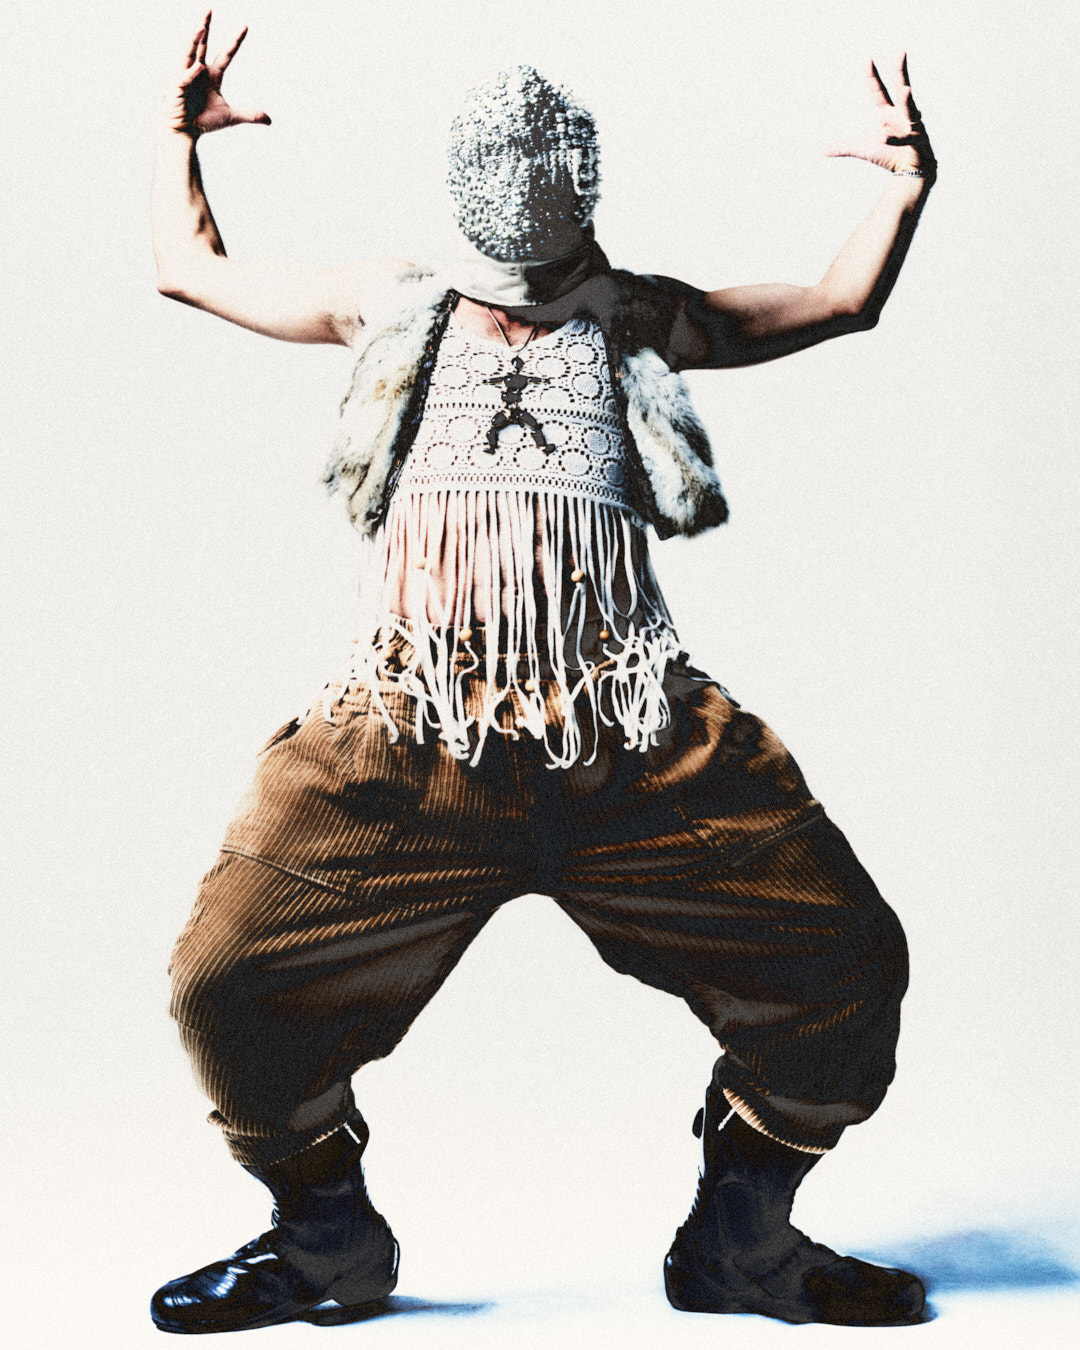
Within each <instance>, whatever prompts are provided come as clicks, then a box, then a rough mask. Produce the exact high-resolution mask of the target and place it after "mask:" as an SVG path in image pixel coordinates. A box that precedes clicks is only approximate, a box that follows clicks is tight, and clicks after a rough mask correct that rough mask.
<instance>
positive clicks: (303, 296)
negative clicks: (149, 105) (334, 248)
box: [152, 13, 408, 345]
mask: <svg viewBox="0 0 1080 1350" xmlns="http://www.w3.org/2000/svg"><path fill="white" fill-rule="evenodd" d="M210 18H211V16H210V14H209V13H207V15H206V18H205V19H204V21H203V24H202V26H201V27H200V29H199V30H198V32H197V33H196V34H195V36H194V37H193V39H192V41H191V45H190V47H189V49H188V53H187V58H186V60H185V62H184V66H183V69H182V71H181V72H180V76H179V78H178V79H177V80H176V82H175V84H173V85H172V86H171V87H170V89H169V91H168V93H167V95H166V98H165V102H164V105H163V107H162V114H161V122H160V125H159V128H158V143H157V157H156V160H155V165H154V191H153V201H152V219H153V231H154V254H155V257H156V259H157V275H158V290H159V291H160V292H161V293H162V295H166V296H168V297H169V298H170V299H173V300H180V301H182V302H183V303H184V304H187V305H193V306H195V308H196V309H203V310H206V311H207V312H208V313H210V314H217V315H219V316H220V317H221V318H223V319H228V320H229V321H230V322H232V323H236V324H240V325H241V326H242V327H244V328H251V329H253V330H254V331H255V332H257V333H265V334H266V335H267V336H268V337H275V338H282V339H284V340H286V341H289V342H328V343H341V344H344V345H348V343H349V341H350V340H351V337H352V334H353V332H354V330H355V328H356V326H357V324H358V323H359V322H360V321H361V314H362V310H363V302H364V294H365V291H367V290H369V288H370V287H371V286H373V285H377V284H378V282H379V281H380V280H382V279H384V278H386V277H389V276H391V275H394V274H396V273H399V272H400V271H401V270H402V269H404V268H405V267H407V266H408V264H407V263H404V262H401V261H399V260H397V259H374V260H371V261H368V262H362V263H356V264H354V265H352V266H351V267H345V268H339V269H334V268H321V267H309V266H305V265H303V264H298V263H289V262H277V261H237V260H235V259H232V258H229V257H228V256H227V255H226V252H225V245H224V243H223V242H222V238H221V233H220V231H219V230H218V227H217V224H216V222H215V220H214V216H213V213H212V212H211V210H210V204H209V202H208V201H207V199H206V193H205V191H204V189H203V183H202V174H201V173H200V170H199V160H198V154H197V152H196V142H197V141H198V139H199V137H200V136H204V135H207V134H208V133H209V132H212V131H219V130H222V129H223V128H225V127H232V126H239V125H241V124H242V123H257V124H261V125H264V126H269V124H270V118H269V117H268V116H267V115H266V113H265V112H262V111H253V112H238V111H237V110H236V109H234V108H231V107H230V106H229V104H228V103H227V102H226V100H225V98H224V96H223V94H222V92H221V83H222V78H223V77H224V74H225V71H226V70H227V69H228V67H229V64H230V62H231V61H232V59H233V57H234V56H235V55H236V53H237V51H238V50H239V47H240V44H241V43H242V42H243V40H244V38H245V37H246V36H247V29H246V28H245V29H243V30H242V31H241V32H240V33H238V34H237V36H236V37H235V38H234V39H233V41H232V42H231V43H230V44H229V46H228V47H226V48H225V49H224V50H223V51H222V52H221V53H220V54H219V55H218V56H217V57H216V58H215V59H214V60H213V61H212V62H210V63H208V62H207V60H206V47H207V40H208V38H209V31H210Z"/></svg>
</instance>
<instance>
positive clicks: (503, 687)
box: [327, 488, 680, 768]
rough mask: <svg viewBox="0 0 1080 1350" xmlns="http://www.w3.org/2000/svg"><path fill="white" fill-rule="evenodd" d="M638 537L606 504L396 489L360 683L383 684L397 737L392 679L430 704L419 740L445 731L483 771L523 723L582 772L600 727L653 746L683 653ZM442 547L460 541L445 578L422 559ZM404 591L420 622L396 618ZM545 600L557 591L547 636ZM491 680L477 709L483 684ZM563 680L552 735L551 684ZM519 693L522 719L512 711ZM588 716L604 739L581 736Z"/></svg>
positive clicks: (525, 494)
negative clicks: (487, 754) (668, 681)
mask: <svg viewBox="0 0 1080 1350" xmlns="http://www.w3.org/2000/svg"><path fill="white" fill-rule="evenodd" d="M640 529H641V526H640V523H639V522H637V521H636V520H635V518H634V517H633V516H631V515H629V514H627V513H626V512H624V511H621V510H619V509H618V508H616V507H613V506H611V505H609V504H607V503H604V502H597V501H592V500H589V499H586V498H581V497H568V496H564V495H562V494H561V493H555V492H548V493H538V492H536V491H535V490H529V491H526V490H521V491H513V490H506V489H491V488H487V489H481V488H470V489H445V490H441V491H435V492H422V493H421V492H417V493H400V494H398V495H397V496H396V497H395V498H394V500H393V502H392V503H391V507H390V511H389V514H388V516H387V520H386V522H385V524H384V526H383V527H382V528H381V530H380V531H379V533H378V534H377V535H376V537H375V538H374V539H373V540H370V541H368V548H369V551H370V556H369V558H368V559H367V564H368V565H367V567H366V568H365V574H366V575H365V581H366V582H367V584H366V585H365V586H363V587H362V591H361V599H362V607H363V611H364V614H363V620H362V622H363V627H362V628H361V630H360V631H361V634H362V635H364V634H366V635H367V640H366V641H365V640H363V637H362V640H361V641H360V642H358V643H357V646H356V648H355V651H354V655H353V664H352V670H351V672H350V679H349V686H350V687H355V686H357V685H359V684H364V685H366V686H367V687H368V688H369V689H370V691H371V696H372V699H373V702H374V704H375V706H376V707H377V708H378V710H379V712H380V713H381V715H382V717H383V719H384V720H385V722H386V724H387V727H388V728H389V731H390V736H391V739H392V740H396V739H397V737H398V729H397V727H396V726H395V724H394V722H393V719H392V717H391V716H390V713H389V711H388V710H387V708H386V705H385V702H384V701H383V699H382V697H381V694H380V686H381V688H382V689H383V690H385V688H386V687H387V685H396V686H397V687H399V688H401V689H402V690H404V691H405V692H407V693H408V694H409V695H411V696H412V697H413V698H414V699H415V700H416V703H417V712H416V739H417V741H418V742H421V743H422V742H423V739H424V732H425V729H426V728H428V727H430V728H433V729H437V731H438V735H439V737H440V738H441V739H442V740H443V741H445V742H446V744H447V746H448V748H449V750H450V753H451V754H452V755H454V757H455V758H457V759H463V760H464V759H468V760H470V762H471V763H473V764H476V763H477V762H478V761H479V759H480V755H481V753H482V751H483V748H484V743H485V741H486V739H487V737H488V736H489V735H490V734H491V733H492V732H498V733H500V734H503V735H510V736H512V737H514V738H515V739H516V738H517V737H518V735H519V728H520V729H521V730H524V731H527V732H528V733H529V734H530V735H532V736H534V737H535V738H536V739H537V740H540V741H543V742H544V745H545V749H546V751H547V758H548V764H549V766H550V767H551V768H568V767H569V766H570V765H572V764H575V763H577V762H578V760H579V759H581V757H582V754H583V751H584V750H585V748H586V746H588V747H589V749H590V753H589V757H588V759H586V760H585V763H586V764H590V763H592V761H593V759H594V758H595V755H596V748H597V745H598V732H599V727H600V724H603V725H605V726H614V725H616V724H617V725H619V726H620V727H621V728H622V731H623V734H624V737H625V743H626V748H627V749H629V750H635V749H636V750H641V751H644V750H646V749H648V747H649V746H650V745H653V744H655V741H656V735H657V733H658V732H659V731H660V730H661V729H662V728H663V727H665V726H666V725H667V724H668V722H669V720H670V711H669V708H668V702H667V696H666V695H665V693H664V688H663V681H664V673H665V670H666V668H667V664H668V662H669V661H670V660H673V659H674V658H675V657H676V656H677V655H678V654H679V651H680V647H679V642H678V638H677V636H676V634H675V631H674V628H673V626H672V623H671V618H670V616H669V614H668V612H667V608H666V606H665V604H664V601H663V598H662V596H661V595H660V590H659V587H658V585H657V583H656V578H655V575H654V574H653V570H652V566H651V564H650V562H649V559H648V554H647V552H646V551H645V550H644V547H641V548H635V546H634V545H635V539H634V534H635V533H636V531H638V530H640ZM432 539H440V540H451V541H454V540H456V541H457V543H456V545H451V549H450V551H448V553H447V554H446V555H444V557H443V558H442V559H441V560H440V565H439V568H438V569H434V568H432V567H429V566H428V565H427V564H426V560H425V559H424V552H425V549H426V548H427V547H428V544H427V542H426V541H429V540H432ZM639 542H640V543H641V544H642V545H643V543H644V540H643V539H642V540H640V541H639ZM418 563H421V564H422V565H419V566H418V565H417V564H418ZM571 566H573V567H574V568H577V569H580V571H581V572H583V573H584V576H583V577H582V579H581V580H580V581H578V582H574V581H572V580H568V571H569V568H570V567H571ZM537 570H539V575H537V574H536V573H537ZM436 571H437V572H438V577H437V578H436ZM478 577H480V578H484V593H483V601H482V606H481V607H479V608H480V612H477V608H478V606H477V605H476V604H475V603H474V601H475V599H476V579H477V578H478ZM402 584H404V587H405V598H406V602H407V603H406V605H405V606H404V607H405V608H406V609H407V610H408V614H409V617H407V618H405V617H402V616H400V615H398V614H396V613H395V612H394V604H395V599H396V597H397V596H398V595H399V593H400V588H401V586H402ZM617 594H621V595H622V596H623V597H624V606H623V607H620V605H619V604H618V603H617V601H616V595H617ZM538 595H546V597H547V605H546V615H545V618H544V621H543V629H544V631H543V632H540V631H539V628H540V626H541V618H540V614H539V613H538V608H537V596H538ZM398 603H400V602H398ZM590 611H591V617H590V620H589V625H588V631H589V635H590V636H591V635H592V634H593V633H594V632H596V631H598V630H599V631H601V632H606V637H604V638H603V639H602V640H600V643H599V646H598V647H597V646H595V644H590V643H587V642H586V641H585V636H586V619H587V615H589V614H590ZM481 629H482V630H483V634H484V640H483V641H481V640H480V638H479V632H478V630H481ZM495 634H498V635H499V637H498V640H497V641H492V640H491V637H492V636H493V635H495ZM371 635H374V638H372V636H371ZM391 656H393V657H394V658H395V659H394V660H393V661H392V662H391V660H390V658H391ZM480 680H482V682H483V685H482V688H483V693H482V699H481V701H480V705H479V711H478V712H477V711H476V708H477V706H478V705H477V701H476V698H475V695H474V693H473V692H472V691H474V690H475V688H476V685H477V683H478V681H480ZM552 681H554V684H555V686H556V698H555V702H556V705H557V706H558V708H559V710H560V713H561V721H560V722H559V724H558V725H555V726H549V725H548V722H547V719H546V718H545V697H544V693H543V690H542V682H546V683H550V682H552ZM508 696H512V701H513V704H514V706H515V709H516V710H517V717H516V723H517V725H516V726H509V727H508V726H506V725H505V722H506V720H507V719H506V718H505V715H504V716H503V717H501V718H500V716H499V712H500V706H501V705H503V704H504V701H505V700H506V699H507V698H508ZM470 709H471V710H472V711H470ZM329 715H330V713H329V710H328V709H327V716H329ZM583 722H584V724H585V731H586V732H587V733H589V732H591V734H584V735H583V725H582V723H583Z"/></svg>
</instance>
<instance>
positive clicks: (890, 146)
mask: <svg viewBox="0 0 1080 1350" xmlns="http://www.w3.org/2000/svg"><path fill="white" fill-rule="evenodd" d="M866 78H867V81H868V82H869V84H870V89H871V92H872V94H873V96H874V102H875V103H876V104H877V107H878V111H879V112H880V114H881V126H880V128H879V130H878V133H877V135H876V136H875V137H874V138H873V139H871V140H866V141H860V142H841V143H837V144H835V145H830V146H829V148H828V149H827V150H826V151H825V153H826V155H830V156H832V157H834V158H844V157H846V158H850V159H865V160H868V161H869V162H870V163H871V164H878V165H880V166H881V168H883V169H888V170H889V172H890V173H894V174H900V175H906V176H911V177H920V178H927V179H933V178H935V177H936V176H937V160H936V159H935V158H934V152H933V150H932V148H931V146H930V139H929V137H928V136H927V134H926V128H925V127H924V126H923V123H922V115H921V113H920V112H919V110H918V108H917V107H916V106H915V97H914V95H913V94H912V92H911V83H910V80H909V78H908V67H907V55H906V54H904V55H901V57H900V58H899V60H898V61H897V63H896V84H897V102H895V103H894V102H893V100H892V98H891V97H890V96H889V91H888V89H886V88H885V84H884V82H883V81H882V78H881V76H880V75H879V74H878V68H877V66H876V65H875V64H874V62H873V61H871V62H870V63H869V66H868V68H867V72H866Z"/></svg>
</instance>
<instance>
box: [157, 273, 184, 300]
mask: <svg viewBox="0 0 1080 1350" xmlns="http://www.w3.org/2000/svg"><path fill="white" fill-rule="evenodd" d="M157 292H158V295H163V296H164V297H165V298H166V300H179V301H180V302H181V304H185V305H190V304H191V295H190V293H189V292H188V291H187V290H185V288H184V287H183V286H182V285H180V283H179V282H177V281H174V280H173V279H172V278H171V277H169V276H167V275H165V274H164V273H163V272H159V273H158V278H157Z"/></svg>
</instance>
